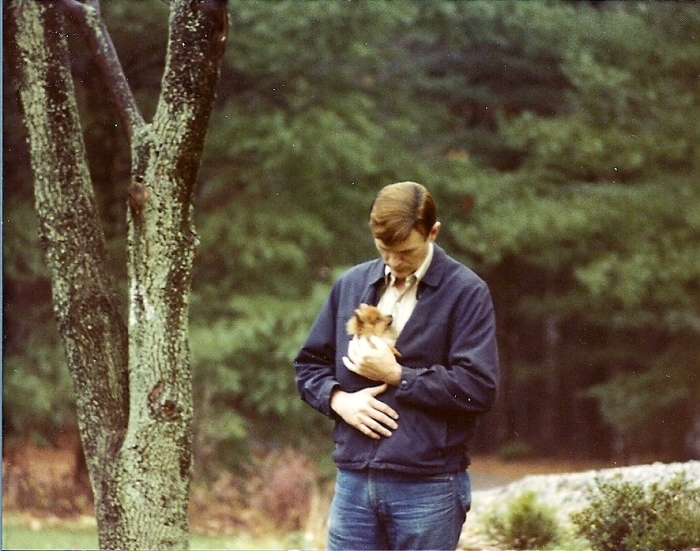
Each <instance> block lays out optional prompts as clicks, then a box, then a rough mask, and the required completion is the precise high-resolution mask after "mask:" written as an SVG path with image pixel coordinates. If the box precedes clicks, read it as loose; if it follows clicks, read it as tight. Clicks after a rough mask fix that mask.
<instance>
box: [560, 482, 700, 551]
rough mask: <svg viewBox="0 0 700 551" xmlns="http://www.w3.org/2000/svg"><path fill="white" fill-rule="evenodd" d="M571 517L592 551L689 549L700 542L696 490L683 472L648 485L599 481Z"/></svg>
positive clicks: (699, 496)
mask: <svg viewBox="0 0 700 551" xmlns="http://www.w3.org/2000/svg"><path fill="white" fill-rule="evenodd" d="M572 520H573V522H574V523H575V524H576V526H577V529H578V531H579V533H580V534H581V535H582V536H584V537H586V538H587V539H588V540H589V541H590V542H591V544H592V545H593V548H594V549H596V550H605V551H661V550H667V551H673V550H678V549H691V548H694V547H697V545H698V543H699V542H700V494H699V493H698V490H697V487H696V485H695V483H694V482H693V481H691V480H689V479H688V478H687V475H685V474H684V473H680V474H677V475H675V476H674V477H673V478H671V479H670V480H669V481H667V482H665V483H661V482H653V483H651V484H648V485H646V486H645V485H644V484H642V483H633V482H625V481H622V480H619V479H616V480H611V481H604V480H601V479H598V480H597V481H596V487H595V488H594V489H593V490H591V495H590V497H589V502H588V505H587V506H586V507H585V508H584V509H583V510H582V511H581V512H579V513H576V514H574V515H572Z"/></svg>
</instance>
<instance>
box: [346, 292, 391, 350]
mask: <svg viewBox="0 0 700 551" xmlns="http://www.w3.org/2000/svg"><path fill="white" fill-rule="evenodd" d="M346 329H347V332H348V335H351V336H353V337H370V336H371V335H376V336H377V337H380V338H381V339H382V340H383V341H384V342H386V343H387V344H388V345H389V347H390V348H391V351H392V352H393V353H394V355H395V356H401V354H400V353H399V351H398V350H397V349H396V347H395V346H394V343H395V342H396V337H397V335H396V330H395V329H394V328H393V327H392V326H391V317H390V316H387V315H385V314H382V313H381V312H380V311H379V308H377V307H376V306H370V305H369V304H364V303H363V304H360V307H359V308H357V309H356V310H355V313H354V314H353V316H352V317H351V318H350V319H349V320H348V323H347V325H346Z"/></svg>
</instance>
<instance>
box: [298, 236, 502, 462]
mask: <svg viewBox="0 0 700 551" xmlns="http://www.w3.org/2000/svg"><path fill="white" fill-rule="evenodd" d="M383 283H384V263H383V261H382V260H381V259H376V260H373V261H370V262H365V263H364V264H360V265H358V266H355V267H354V268H351V269H350V270H349V271H347V272H346V273H345V274H344V275H343V276H342V277H341V278H340V279H339V280H338V281H337V282H336V283H335V285H334V286H333V289H332V291H331V294H330V296H329V297H328V299H327V301H326V303H325V304H324V306H323V308H322V309H321V312H320V313H319V315H318V317H317V318H316V321H315V322H314V324H313V326H312V328H311V331H310V332H309V336H308V338H307V340H306V343H305V344H304V346H303V347H302V349H301V351H300V352H299V354H298V355H297V357H296V359H295V360H294V366H295V370H296V384H297V389H298V391H299V394H300V395H301V398H302V399H303V400H304V401H305V402H307V403H308V404H309V405H310V406H311V407H313V408H315V409H317V410H318V411H320V412H322V413H323V414H325V415H327V416H329V417H332V418H334V419H335V421H336V424H335V429H334V432H333V439H334V442H335V451H334V452H333V459H334V460H335V462H336V465H337V466H338V468H340V469H349V470H358V469H365V468H374V469H387V470H391V471H397V472H405V473H419V474H441V473H447V472H456V471H458V470H461V469H465V468H466V467H467V466H468V465H469V461H470V460H469V448H468V447H469V441H470V440H471V438H472V435H473V433H474V429H475V423H476V420H477V418H478V416H479V414H482V413H484V412H486V411H488V410H489V409H490V408H491V406H492V405H493V403H494V400H495V397H496V386H497V377H498V375H497V371H498V355H497V350H496V327H495V318H494V311H493V304H492V301H491V294H490V292H489V290H488V288H487V286H486V284H485V283H484V282H483V281H482V280H481V279H480V278H479V277H478V276H477V275H476V274H475V273H474V272H473V271H472V270H470V269H469V268H467V267H465V266H463V265H462V264H460V263H458V262H456V261H455V260H453V259H452V258H451V257H449V256H448V255H447V254H445V251H444V250H442V249H441V248H440V247H438V246H437V245H436V246H435V252H434V254H433V260H432V262H431V264H430V267H429V268H428V271H427V272H426V274H425V276H424V277H423V279H422V280H421V282H420V284H419V287H418V303H417V305H416V308H415V310H414V311H413V314H412V315H411V317H410V318H409V320H408V322H407V323H406V326H405V327H404V329H403V330H402V331H401V334H400V335H399V338H398V340H397V342H396V348H397V349H398V350H399V351H400V352H401V357H400V358H399V363H400V364H401V365H402V366H404V367H403V369H402V376H401V382H400V384H399V386H398V387H394V386H390V387H389V390H387V391H386V392H385V393H383V394H380V395H379V396H377V399H379V400H381V401H383V402H385V403H387V404H388V405H390V406H391V407H392V408H394V409H395V410H396V411H397V412H398V414H399V419H398V421H397V423H398V425H399V428H398V429H396V430H394V431H393V434H392V435H391V436H390V437H382V438H381V439H380V440H374V439H371V438H369V437H368V436H365V435H364V434H362V433H361V432H360V431H359V430H357V429H355V428H353V427H351V426H350V425H348V424H347V423H345V421H343V420H342V419H340V417H339V416H337V415H336V414H335V412H333V411H332V410H331V409H330V398H331V393H332V392H333V390H334V389H336V388H340V389H342V390H344V391H346V392H354V391H357V390H360V389H362V388H366V387H368V386H376V385H378V384H379V383H377V382H376V381H371V380H369V379H366V378H365V377H362V376H360V375H357V374H355V373H353V372H351V371H349V370H348V369H347V368H346V367H345V366H344V365H343V361H342V357H343V356H345V355H347V350H348V343H349V342H350V337H349V336H348V335H347V333H346V331H345V324H346V322H347V320H348V319H349V318H350V317H351V316H352V314H353V310H354V309H355V308H357V307H358V305H359V304H360V303H362V302H365V303H368V304H377V302H378V299H379V296H378V295H379V292H380V289H381V286H382V284H383Z"/></svg>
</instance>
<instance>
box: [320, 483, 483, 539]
mask: <svg viewBox="0 0 700 551" xmlns="http://www.w3.org/2000/svg"><path fill="white" fill-rule="evenodd" d="M470 506H471V487H470V482H469V475H468V474H467V472H466V471H462V472H459V473H454V474H444V475H435V476H420V475H408V474H401V473H392V472H384V471H377V470H368V471H339V472H338V477H337V479H336V484H335V495H334V496H333V503H332V504H331V510H330V514H329V518H328V549H329V550H330V551H348V550H351V549H352V550H360V549H373V550H377V549H421V550H426V549H431V550H437V549H452V550H454V549H456V548H457V544H458V542H459V536H460V534H461V531H462V526H463V525H464V521H465V520H466V518H467V511H469V508H470Z"/></svg>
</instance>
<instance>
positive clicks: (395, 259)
mask: <svg viewBox="0 0 700 551" xmlns="http://www.w3.org/2000/svg"><path fill="white" fill-rule="evenodd" d="M402 262H403V257H402V256H401V255H400V254H397V253H387V258H386V263H387V264H388V265H389V266H391V267H394V266H398V265H399V264H401V263H402Z"/></svg>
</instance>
